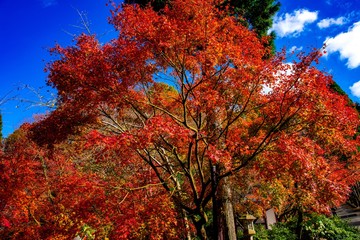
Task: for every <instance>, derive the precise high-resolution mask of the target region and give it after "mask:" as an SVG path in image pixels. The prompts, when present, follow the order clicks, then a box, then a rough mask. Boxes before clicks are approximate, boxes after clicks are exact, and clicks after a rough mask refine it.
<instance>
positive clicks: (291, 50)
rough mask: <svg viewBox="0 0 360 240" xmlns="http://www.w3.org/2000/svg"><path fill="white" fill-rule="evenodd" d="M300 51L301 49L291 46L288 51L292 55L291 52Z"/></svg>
mask: <svg viewBox="0 0 360 240" xmlns="http://www.w3.org/2000/svg"><path fill="white" fill-rule="evenodd" d="M301 50H303V47H297V46H292V47H291V48H290V49H289V52H290V53H292V52H296V51H301Z"/></svg>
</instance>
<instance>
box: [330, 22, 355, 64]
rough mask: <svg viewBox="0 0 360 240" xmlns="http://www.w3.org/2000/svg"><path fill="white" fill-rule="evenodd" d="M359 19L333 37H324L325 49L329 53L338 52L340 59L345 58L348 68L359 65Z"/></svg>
mask: <svg viewBox="0 0 360 240" xmlns="http://www.w3.org/2000/svg"><path fill="white" fill-rule="evenodd" d="M359 39H360V21H359V22H356V23H354V24H353V26H352V27H351V28H349V29H348V31H347V32H342V33H340V34H338V35H336V36H335V37H333V38H329V37H328V38H326V40H325V44H326V50H327V52H328V53H329V54H331V53H334V52H339V53H340V58H341V59H346V60H347V63H346V65H347V67H348V68H356V67H358V66H360V44H359Z"/></svg>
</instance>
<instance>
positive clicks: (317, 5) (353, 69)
mask: <svg viewBox="0 0 360 240" xmlns="http://www.w3.org/2000/svg"><path fill="white" fill-rule="evenodd" d="M107 2H108V1H107V0H87V1H86V0H27V1H24V0H22V1H21V0H20V1H14V0H0V33H1V37H0V53H1V55H0V56H1V57H0V82H1V87H0V110H1V112H2V115H3V134H4V135H5V136H7V135H8V134H10V133H11V132H13V131H14V130H15V129H16V128H18V127H19V126H20V125H21V124H22V123H24V122H25V121H32V118H33V116H34V114H38V113H44V112H46V111H48V110H49V109H47V108H46V107H42V106H39V105H41V102H42V103H46V102H47V100H49V99H52V96H51V94H53V93H54V92H53V91H52V90H51V89H49V88H48V87H46V83H45V81H46V74H45V73H44V71H43V69H44V67H45V64H46V62H49V61H50V60H51V59H52V58H51V56H50V54H49V52H48V49H49V48H51V47H53V46H54V45H55V44H56V43H59V44H60V45H63V46H67V45H72V44H74V42H73V41H72V40H73V36H72V35H74V34H75V35H76V34H80V33H81V32H82V31H84V29H81V28H80V27H81V26H82V25H81V17H80V15H79V13H78V12H80V13H83V14H82V16H83V17H87V20H88V22H89V24H90V30H91V32H92V33H96V34H97V35H98V36H99V38H100V41H101V42H106V41H107V40H108V39H111V38H112V37H115V36H116V33H115V31H114V30H113V27H112V26H111V25H109V24H108V23H107V17H108V16H109V15H110V13H109V10H110V7H107V6H106V3H107ZM280 2H281V5H282V6H281V9H280V11H279V13H278V14H277V15H276V17H275V19H274V20H275V21H274V25H273V30H274V31H275V32H276V33H277V36H278V37H277V40H276V46H277V48H278V49H281V48H283V47H286V48H287V50H288V51H289V52H291V51H295V52H297V51H308V50H309V49H310V48H314V47H315V48H321V47H322V45H323V43H324V42H326V43H327V44H328V47H327V51H328V54H327V56H324V57H322V58H321V62H320V65H319V66H318V67H319V68H320V69H322V70H324V71H326V72H328V73H330V74H332V75H333V76H334V79H335V81H336V82H337V83H338V84H339V85H340V86H341V87H342V89H343V90H344V91H345V92H346V93H347V94H348V95H349V96H350V98H351V99H352V100H354V101H358V102H360V0H337V1H336V0H316V1H314V0H312V1H310V0H295V1H289V0H288V1H285V0H282V1H280ZM37 95H39V96H43V99H39V96H37ZM11 97H12V98H14V99H15V100H11V99H9V98H11ZM4 99H9V100H8V101H7V102H5V103H4V102H3V103H2V100H4ZM28 100H30V101H34V103H30V102H28Z"/></svg>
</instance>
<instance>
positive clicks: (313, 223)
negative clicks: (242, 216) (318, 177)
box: [254, 214, 360, 240]
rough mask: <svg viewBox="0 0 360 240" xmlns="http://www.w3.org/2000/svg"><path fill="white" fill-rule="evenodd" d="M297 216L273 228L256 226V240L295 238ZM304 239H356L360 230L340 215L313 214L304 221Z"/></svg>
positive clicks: (291, 239) (359, 234) (293, 239)
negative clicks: (267, 228)
mask: <svg viewBox="0 0 360 240" xmlns="http://www.w3.org/2000/svg"><path fill="white" fill-rule="evenodd" d="M296 222H297V220H296V218H293V219H292V220H290V221H288V222H286V223H276V224H275V225H273V227H272V229H271V230H266V229H265V228H264V226H262V225H258V226H256V235H255V236H254V240H295V239H297V238H296V234H295V229H296ZM302 239H309V240H310V239H313V240H315V239H328V240H343V239H344V240H345V239H346V240H356V239H360V231H359V230H358V229H357V228H355V227H352V226H350V225H349V224H348V223H347V222H346V221H344V220H342V219H340V218H339V217H336V216H334V217H327V216H325V215H318V214H311V215H309V216H307V218H305V221H304V222H303V233H302Z"/></svg>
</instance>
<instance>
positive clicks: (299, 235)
mask: <svg viewBox="0 0 360 240" xmlns="http://www.w3.org/2000/svg"><path fill="white" fill-rule="evenodd" d="M302 222H303V212H302V211H301V210H300V209H299V210H298V219H297V223H296V237H297V239H298V240H301V239H302Z"/></svg>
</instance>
